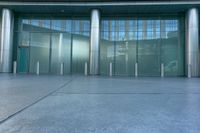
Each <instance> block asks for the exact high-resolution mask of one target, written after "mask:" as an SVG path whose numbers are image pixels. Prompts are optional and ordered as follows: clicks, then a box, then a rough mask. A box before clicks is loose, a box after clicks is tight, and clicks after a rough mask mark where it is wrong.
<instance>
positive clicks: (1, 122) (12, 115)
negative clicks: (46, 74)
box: [0, 77, 75, 125]
mask: <svg viewBox="0 0 200 133" xmlns="http://www.w3.org/2000/svg"><path fill="white" fill-rule="evenodd" d="M74 78H75V77H74ZM74 78H72V79H70V80H69V81H67V82H66V83H64V84H63V85H61V86H60V87H58V88H57V89H55V90H53V91H51V92H49V93H48V94H46V95H45V96H43V97H40V98H39V99H38V100H36V101H35V102H33V103H31V104H29V105H27V106H25V107H24V108H22V109H20V110H18V111H17V112H15V113H13V114H11V115H9V116H8V117H6V118H5V119H3V120H1V121H0V125H1V124H3V123H4V122H6V121H7V120H9V119H11V118H12V117H14V116H16V115H17V114H19V113H21V112H23V111H24V110H26V109H28V108H29V107H31V106H33V105H35V104H37V103H39V102H40V101H42V100H44V99H45V98H47V97H48V96H51V95H52V94H53V93H55V92H56V91H58V90H60V89H62V88H63V87H65V86H67V85H69V84H70V83H71V82H72V81H73V80H74Z"/></svg>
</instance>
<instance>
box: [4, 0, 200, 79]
mask: <svg viewBox="0 0 200 133" xmlns="http://www.w3.org/2000/svg"><path fill="white" fill-rule="evenodd" d="M0 8H1V16H0V18H1V19H0V23H1V38H0V39H1V47H0V72H12V71H13V69H15V68H16V69H17V73H36V72H37V71H38V69H39V72H40V73H42V74H60V73H63V74H65V75H67V74H83V73H84V72H86V70H87V72H88V74H90V75H118V76H169V77H171V76H175V77H179V76H187V77H198V76H199V70H200V64H199V62H200V61H199V59H200V58H199V56H200V53H199V9H200V1H198V0H191V1H184V0H179V1H169V0H164V1H161V0H160V1H152V0H140V1H137V0H134V1H133V0H132V1H128V0H127V1H122V0H121V1H120V0H118V1H117V0H110V1H104V0H96V1H94V0H89V1H84V2H83V1H81V0H80V1H79V0H75V1H72V0H71V1H70V0H61V1H53V0H46V1H38V0H30V1H26V2H25V1H23V0H14V1H8V0H5V1H1V2H0ZM13 62H15V63H16V64H17V65H16V64H15V63H13ZM14 71H15V70H14Z"/></svg>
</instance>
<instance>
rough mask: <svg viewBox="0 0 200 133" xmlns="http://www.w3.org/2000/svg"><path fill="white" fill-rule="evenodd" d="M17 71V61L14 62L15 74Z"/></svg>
mask: <svg viewBox="0 0 200 133" xmlns="http://www.w3.org/2000/svg"><path fill="white" fill-rule="evenodd" d="M16 73H17V61H14V62H13V74H16Z"/></svg>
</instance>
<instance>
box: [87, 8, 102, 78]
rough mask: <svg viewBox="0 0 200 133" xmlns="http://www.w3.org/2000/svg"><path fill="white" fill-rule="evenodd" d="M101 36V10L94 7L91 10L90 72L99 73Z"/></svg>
mask: <svg viewBox="0 0 200 133" xmlns="http://www.w3.org/2000/svg"><path fill="white" fill-rule="evenodd" d="M99 36H100V12H99V10H97V9H93V10H92V12H91V33H90V62H89V65H90V67H89V68H90V71H89V72H90V74H92V75H96V74H99V51H100V50H99V49H100V48H99Z"/></svg>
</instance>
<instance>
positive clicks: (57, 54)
mask: <svg viewBox="0 0 200 133" xmlns="http://www.w3.org/2000/svg"><path fill="white" fill-rule="evenodd" d="M61 63H64V73H65V74H69V73H70V70H71V34H69V33H53V34H52V47H51V73H56V74H58V73H60V68H61Z"/></svg>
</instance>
